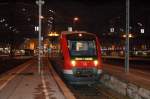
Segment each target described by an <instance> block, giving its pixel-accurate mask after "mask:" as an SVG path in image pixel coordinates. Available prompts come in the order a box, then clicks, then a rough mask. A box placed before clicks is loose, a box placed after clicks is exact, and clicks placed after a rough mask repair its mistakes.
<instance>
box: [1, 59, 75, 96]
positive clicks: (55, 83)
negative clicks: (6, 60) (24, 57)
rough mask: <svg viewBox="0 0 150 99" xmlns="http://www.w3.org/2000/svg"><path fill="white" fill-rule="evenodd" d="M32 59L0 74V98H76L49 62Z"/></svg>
mask: <svg viewBox="0 0 150 99" xmlns="http://www.w3.org/2000/svg"><path fill="white" fill-rule="evenodd" d="M37 63H38V62H37V59H33V60H30V61H28V62H26V63H24V64H22V65H19V66H18V67H16V68H14V69H13V70H10V71H9V72H7V73H4V74H2V75H0V99H75V97H74V96H73V94H72V93H71V92H70V90H69V89H68V88H67V87H66V86H65V84H64V83H63V82H62V80H61V79H60V78H59V76H58V75H57V74H56V73H55V71H54V70H53V68H52V67H51V65H50V64H49V62H48V59H46V58H45V59H42V65H41V73H39V72H38V64H37Z"/></svg>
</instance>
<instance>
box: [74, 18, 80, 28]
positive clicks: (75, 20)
mask: <svg viewBox="0 0 150 99" xmlns="http://www.w3.org/2000/svg"><path fill="white" fill-rule="evenodd" d="M77 21H79V18H78V17H74V18H73V30H76V22H77Z"/></svg>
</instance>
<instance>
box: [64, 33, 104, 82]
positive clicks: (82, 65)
mask: <svg viewBox="0 0 150 99" xmlns="http://www.w3.org/2000/svg"><path fill="white" fill-rule="evenodd" d="M66 38H67V40H66V42H67V47H68V55H69V57H67V56H66V58H65V57H64V58H65V59H64V60H65V67H64V68H66V69H64V74H65V78H66V79H67V80H68V81H69V83H71V84H92V83H95V82H97V81H98V80H99V77H100V74H101V73H102V63H101V51H100V44H99V41H98V38H97V37H96V36H95V35H93V34H90V33H75V34H68V35H66Z"/></svg>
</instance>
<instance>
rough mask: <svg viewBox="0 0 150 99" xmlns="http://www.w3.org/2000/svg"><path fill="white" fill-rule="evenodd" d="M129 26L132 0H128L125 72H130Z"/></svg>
mask: <svg viewBox="0 0 150 99" xmlns="http://www.w3.org/2000/svg"><path fill="white" fill-rule="evenodd" d="M129 26H130V0H126V43H125V46H126V47H125V72H126V73H128V72H129V32H130V30H129Z"/></svg>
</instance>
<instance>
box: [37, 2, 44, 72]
mask: <svg viewBox="0 0 150 99" xmlns="http://www.w3.org/2000/svg"><path fill="white" fill-rule="evenodd" d="M36 3H37V4H38V6H39V41H38V44H39V53H38V72H39V74H41V30H42V29H41V28H42V25H41V16H42V4H44V1H42V0H39V1H36Z"/></svg>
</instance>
